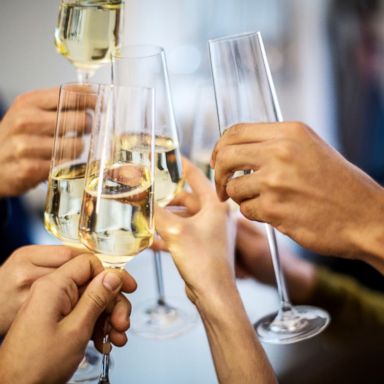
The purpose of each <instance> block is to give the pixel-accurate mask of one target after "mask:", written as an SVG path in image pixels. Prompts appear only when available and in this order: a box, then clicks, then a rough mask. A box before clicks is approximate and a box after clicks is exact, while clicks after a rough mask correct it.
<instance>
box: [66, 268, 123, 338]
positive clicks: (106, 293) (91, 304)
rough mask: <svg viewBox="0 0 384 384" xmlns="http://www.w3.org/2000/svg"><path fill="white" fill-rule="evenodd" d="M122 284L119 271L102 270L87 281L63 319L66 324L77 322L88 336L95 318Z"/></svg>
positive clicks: (112, 299)
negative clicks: (78, 298) (76, 300)
mask: <svg viewBox="0 0 384 384" xmlns="http://www.w3.org/2000/svg"><path fill="white" fill-rule="evenodd" d="M122 286H123V281H122V273H121V271H118V270H105V271H103V272H102V273H100V274H99V275H97V276H96V277H95V278H94V279H93V280H92V281H91V282H90V283H89V285H88V287H87V288H86V289H85V291H84V293H83V295H82V296H81V298H80V300H79V302H78V303H77V305H76V306H75V307H74V309H73V311H72V312H71V313H70V314H69V315H68V316H67V317H66V318H65V320H64V321H65V322H66V323H67V324H77V327H80V328H82V327H84V329H86V330H88V334H89V337H90V336H91V334H92V332H93V329H94V327H95V324H96V321H97V319H98V318H99V316H100V315H101V314H102V313H103V312H104V311H105V310H106V308H107V307H108V306H109V305H110V304H111V303H112V302H113V301H114V299H115V298H116V296H117V295H118V293H119V291H120V289H121V288H122Z"/></svg>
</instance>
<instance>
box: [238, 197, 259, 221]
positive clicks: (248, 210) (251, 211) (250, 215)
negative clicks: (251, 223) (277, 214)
mask: <svg viewBox="0 0 384 384" xmlns="http://www.w3.org/2000/svg"><path fill="white" fill-rule="evenodd" d="M240 212H241V213H242V214H243V215H244V216H245V217H246V218H247V219H249V220H255V221H259V222H261V223H262V222H264V221H263V220H262V217H261V215H260V208H259V202H258V199H249V200H244V201H243V202H241V204H240Z"/></svg>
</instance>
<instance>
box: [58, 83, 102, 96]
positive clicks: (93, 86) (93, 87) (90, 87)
mask: <svg viewBox="0 0 384 384" xmlns="http://www.w3.org/2000/svg"><path fill="white" fill-rule="evenodd" d="M105 85H107V84H100V83H80V82H69V83H63V84H60V93H61V92H66V93H76V94H94V93H97V92H98V89H99V88H100V86H105ZM70 87H74V88H75V87H78V88H77V89H76V88H75V89H70ZM67 88H69V89H67ZM80 88H83V89H80ZM85 90H87V92H85Z"/></svg>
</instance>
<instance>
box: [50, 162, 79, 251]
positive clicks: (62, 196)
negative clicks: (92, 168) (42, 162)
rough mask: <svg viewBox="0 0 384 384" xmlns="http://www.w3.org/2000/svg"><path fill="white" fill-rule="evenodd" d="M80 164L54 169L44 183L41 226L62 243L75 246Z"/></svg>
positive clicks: (76, 244) (77, 244) (77, 241)
mask: <svg viewBox="0 0 384 384" xmlns="http://www.w3.org/2000/svg"><path fill="white" fill-rule="evenodd" d="M85 167H86V165H85V164H84V163H81V164H72V165H62V166H58V167H56V168H54V169H53V170H52V171H51V175H50V177H49V180H48V193H47V197H46V201H45V211H44V225H45V228H46V229H47V230H48V231H49V232H51V233H52V234H53V235H54V236H55V237H57V238H58V239H60V240H62V241H63V242H64V243H65V244H67V245H71V246H79V245H80V243H79V240H78V228H79V218H80V210H81V202H82V197H83V190H84V176H85Z"/></svg>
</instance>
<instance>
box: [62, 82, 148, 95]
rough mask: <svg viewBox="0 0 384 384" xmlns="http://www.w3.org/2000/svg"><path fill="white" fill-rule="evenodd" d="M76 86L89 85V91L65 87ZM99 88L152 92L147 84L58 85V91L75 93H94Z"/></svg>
mask: <svg viewBox="0 0 384 384" xmlns="http://www.w3.org/2000/svg"><path fill="white" fill-rule="evenodd" d="M77 86H84V87H87V86H88V87H89V86H90V87H91V90H90V92H82V90H77V89H75V90H73V89H66V88H67V87H77ZM95 88H96V89H95ZM100 88H103V89H111V90H112V89H119V88H120V89H132V90H135V91H137V90H145V91H151V92H154V90H155V88H154V87H147V86H140V85H117V84H110V83H76V82H69V83H63V84H61V85H60V92H62V91H64V92H66V93H76V94H83V93H84V94H96V93H98V92H99V90H100Z"/></svg>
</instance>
